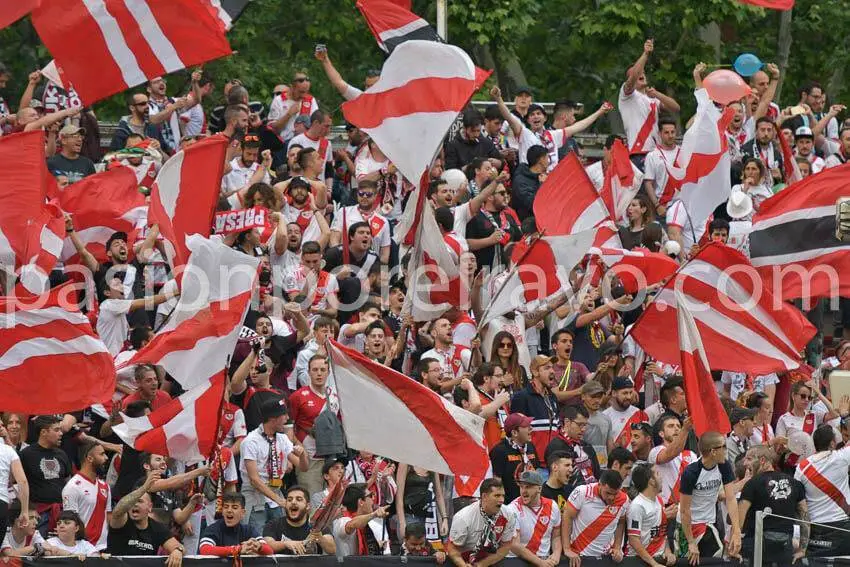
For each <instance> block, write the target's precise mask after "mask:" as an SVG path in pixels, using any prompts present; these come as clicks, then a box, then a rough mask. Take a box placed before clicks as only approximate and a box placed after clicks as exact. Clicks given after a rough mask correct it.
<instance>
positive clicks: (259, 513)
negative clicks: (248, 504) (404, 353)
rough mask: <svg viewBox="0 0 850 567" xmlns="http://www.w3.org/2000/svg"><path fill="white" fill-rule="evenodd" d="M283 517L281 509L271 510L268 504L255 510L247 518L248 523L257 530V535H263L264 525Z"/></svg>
mask: <svg viewBox="0 0 850 567" xmlns="http://www.w3.org/2000/svg"><path fill="white" fill-rule="evenodd" d="M282 517H283V508H280V507H277V508H271V507H270V506H269V505H268V504H266V505H265V507H264V508H255V509H254V510H253V511H252V512H251V516H250V517H249V518H248V523H249V524H251V525H252V526H254V527H255V528H257V531H258V532H259V533H263V528H264V527H265V525H266V524H267V523H269V522H271V521H272V520H277V519H278V518H282Z"/></svg>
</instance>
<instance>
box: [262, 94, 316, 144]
mask: <svg viewBox="0 0 850 567" xmlns="http://www.w3.org/2000/svg"><path fill="white" fill-rule="evenodd" d="M301 103H302V101H294V100H292V99H291V98H287V99H285V100H284V98H283V97H282V96H276V97H274V99H273V100H272V103H271V105H269V122H272V121H274V120H278V119H280V118H283V116H285V115H286V111H287V110H289V107H290V106H292V105H293V104H297V105H299V106H300V105H301ZM317 110H319V103H318V102H316V99H315V98H313V100H312V101H310V114H309V115H308V116H312V115H313V113H314V112H316V111H317ZM300 113H301V111H300V109H299V111H298V112H296V113H295V114H293V115H292V116H290V117H289V120H288V121H287V122H286V124H285V125H284V127H283V130H280V131H279V132H277V135H278V136H279V137H280V139H282V140H288V139H290V138H291V137H292V135H293V134H294V133H295V119H296V118H298V116H299V115H300Z"/></svg>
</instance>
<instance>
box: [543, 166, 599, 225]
mask: <svg viewBox="0 0 850 567" xmlns="http://www.w3.org/2000/svg"><path fill="white" fill-rule="evenodd" d="M534 219H535V220H536V221H537V228H539V229H540V230H545V231H546V234H548V235H549V236H557V235H560V234H575V233H577V232H581V231H584V230H589V229H592V228H596V227H598V226H600V225H602V224H604V223H606V222H608V221H610V220H611V215H610V212H609V210H608V208H607V206H606V205H605V202H604V201H603V200H602V199H601V198H600V197H599V194H598V193H597V192H596V189H595V188H594V186H593V182H592V181H591V180H590V178H589V177H588V176H587V173H585V171H584V168H583V167H582V166H581V163H580V162H579V161H578V156H576V155H575V153H574V152H570V153H568V154H567V157H566V158H564V159H562V160H561V161H560V162H558V165H557V166H556V167H555V169H553V170H552V173H550V174H549V176H548V177H546V181H544V182H543V185H541V186H540V189H539V190H538V191H537V195H536V196H535V199H534Z"/></svg>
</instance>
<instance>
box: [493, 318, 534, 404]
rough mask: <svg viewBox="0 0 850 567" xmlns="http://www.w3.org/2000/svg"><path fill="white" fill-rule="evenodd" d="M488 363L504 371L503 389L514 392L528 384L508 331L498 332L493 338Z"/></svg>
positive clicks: (513, 341) (514, 341) (514, 343)
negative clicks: (492, 363)
mask: <svg viewBox="0 0 850 567" xmlns="http://www.w3.org/2000/svg"><path fill="white" fill-rule="evenodd" d="M490 353H491V354H490V362H495V363H497V364H498V365H499V366H501V367H502V369H503V370H504V371H505V377H504V379H503V383H504V385H505V388H506V389H507V390H509V391H511V392H516V391H517V390H521V389H522V388H525V385H526V384H528V374H527V373H526V371H525V368H523V366H522V365H521V364H520V363H519V350H518V349H517V344H516V339H515V338H514V336H513V335H512V334H511V333H510V332H508V331H499V332H498V333H496V336H494V337H493V346H492V348H491V349H490Z"/></svg>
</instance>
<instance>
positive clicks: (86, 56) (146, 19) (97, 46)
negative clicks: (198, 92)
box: [32, 0, 231, 105]
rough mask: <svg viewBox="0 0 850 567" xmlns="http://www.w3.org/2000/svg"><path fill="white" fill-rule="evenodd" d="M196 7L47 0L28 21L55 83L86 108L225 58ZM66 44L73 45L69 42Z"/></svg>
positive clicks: (196, 0)
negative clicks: (56, 74) (57, 76)
mask: <svg viewBox="0 0 850 567" xmlns="http://www.w3.org/2000/svg"><path fill="white" fill-rule="evenodd" d="M209 4H210V2H208V1H207V2H206V5H205V2H204V1H202V0H50V1H49V2H43V3H42V4H41V5H40V6H39V7H38V8H36V9H35V10H34V11H33V12H32V22H33V26H34V27H35V29H36V32H37V33H38V35H39V37H40V38H41V40H42V42H43V43H44V45H45V46H46V47H47V49H48V51H50V53H51V54H52V55H53V57H54V58H55V60H56V64H57V65H58V66H59V67H61V69H62V71H63V82H67V83H70V84H73V85H74V89H75V90H76V91H77V93H78V94H79V95H80V98H81V99H82V100H83V102H84V103H85V104H86V105H91V104H93V103H94V102H97V101H99V100H102V99H104V98H106V97H108V96H111V95H113V94H115V93H118V92H121V91H124V90H126V89H129V88H131V87H134V86H136V85H140V84H142V83H145V82H147V81H149V80H151V79H153V78H154V77H159V76H162V75H166V74H168V73H173V72H175V71H179V70H181V69H185V68H186V67H189V66H191V65H198V64H200V63H204V62H206V61H210V60H212V59H217V58H219V57H224V56H225V55H230V53H231V50H230V45H229V44H228V42H227V38H226V37H225V35H224V26H223V24H222V22H221V20H220V19H219V18H217V17H216V16H215V15H214V14H213V10H212V9H211V8H210V6H209ZM69 38H75V39H74V40H70V41H69Z"/></svg>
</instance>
